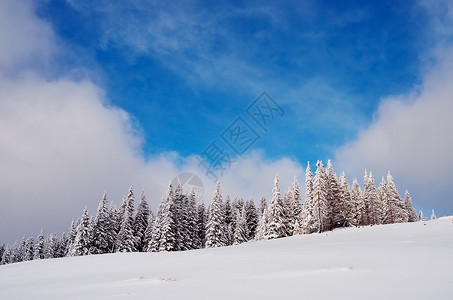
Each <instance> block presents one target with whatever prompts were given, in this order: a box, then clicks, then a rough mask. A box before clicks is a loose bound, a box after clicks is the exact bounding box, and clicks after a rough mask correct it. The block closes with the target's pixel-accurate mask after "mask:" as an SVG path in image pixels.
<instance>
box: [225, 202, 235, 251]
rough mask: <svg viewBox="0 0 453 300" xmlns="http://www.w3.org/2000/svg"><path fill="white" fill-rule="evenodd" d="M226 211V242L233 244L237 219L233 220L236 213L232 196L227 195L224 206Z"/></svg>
mask: <svg viewBox="0 0 453 300" xmlns="http://www.w3.org/2000/svg"><path fill="white" fill-rule="evenodd" d="M236 203H237V202H236ZM223 210H224V212H225V229H226V241H227V242H226V243H227V245H232V244H233V238H234V237H233V235H234V227H233V226H234V225H235V222H236V220H233V217H234V215H235V214H233V208H232V207H231V201H230V196H227V197H226V200H225V204H224V208H223Z"/></svg>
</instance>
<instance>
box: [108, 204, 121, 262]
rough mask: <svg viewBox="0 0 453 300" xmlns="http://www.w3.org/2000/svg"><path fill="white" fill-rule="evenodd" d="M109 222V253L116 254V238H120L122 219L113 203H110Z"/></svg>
mask: <svg viewBox="0 0 453 300" xmlns="http://www.w3.org/2000/svg"><path fill="white" fill-rule="evenodd" d="M108 220H109V222H108V223H107V225H108V226H107V228H106V233H107V236H106V237H107V244H108V247H107V249H108V251H107V252H108V253H114V252H115V245H116V237H117V236H118V233H119V229H120V227H121V226H120V225H121V218H120V215H119V211H118V210H117V209H116V207H115V205H114V204H113V203H110V206H109V210H108Z"/></svg>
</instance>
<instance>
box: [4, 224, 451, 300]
mask: <svg viewBox="0 0 453 300" xmlns="http://www.w3.org/2000/svg"><path fill="white" fill-rule="evenodd" d="M452 271H453V216H452V217H444V218H439V219H436V220H433V221H428V222H416V223H405V224H391V225H380V226H370V227H363V228H348V229H339V230H336V231H334V232H324V233H322V234H312V235H301V236H293V237H289V238H283V239H277V240H270V241H259V242H248V243H245V244H242V245H239V246H229V247H222V248H215V249H200V250H192V251H185V252H160V253H117V254H105V255H96V256H83V257H69V258H59V259H50V260H41V261H30V262H21V263H17V264H11V265H4V266H0V299H2V300H3V299H65V300H70V299H181V298H184V299H333V298H334V299H452V298H453V284H452V283H453V275H452V274H453V273H452Z"/></svg>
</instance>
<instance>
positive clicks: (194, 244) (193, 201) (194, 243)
mask: <svg viewBox="0 0 453 300" xmlns="http://www.w3.org/2000/svg"><path fill="white" fill-rule="evenodd" d="M188 216H189V222H188V225H189V228H188V232H189V239H190V243H191V248H190V249H200V248H201V239H200V236H199V234H198V210H197V196H196V193H195V190H192V191H191V192H190V195H189V210H188Z"/></svg>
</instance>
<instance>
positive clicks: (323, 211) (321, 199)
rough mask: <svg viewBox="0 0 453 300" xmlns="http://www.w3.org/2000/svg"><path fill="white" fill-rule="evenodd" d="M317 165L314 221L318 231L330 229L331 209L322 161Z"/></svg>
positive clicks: (314, 186) (314, 185)
mask: <svg viewBox="0 0 453 300" xmlns="http://www.w3.org/2000/svg"><path fill="white" fill-rule="evenodd" d="M316 166H317V169H316V175H315V177H314V179H313V198H314V202H315V205H314V211H315V213H314V215H315V220H316V221H315V223H314V226H315V227H314V229H315V231H317V232H323V231H326V230H329V225H330V224H331V220H330V210H329V205H328V200H327V193H326V190H327V188H326V186H327V179H326V172H325V170H324V165H323V164H322V161H318V162H317V164H316Z"/></svg>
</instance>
